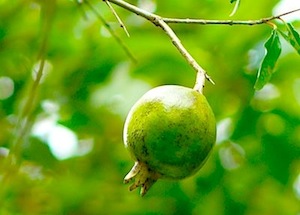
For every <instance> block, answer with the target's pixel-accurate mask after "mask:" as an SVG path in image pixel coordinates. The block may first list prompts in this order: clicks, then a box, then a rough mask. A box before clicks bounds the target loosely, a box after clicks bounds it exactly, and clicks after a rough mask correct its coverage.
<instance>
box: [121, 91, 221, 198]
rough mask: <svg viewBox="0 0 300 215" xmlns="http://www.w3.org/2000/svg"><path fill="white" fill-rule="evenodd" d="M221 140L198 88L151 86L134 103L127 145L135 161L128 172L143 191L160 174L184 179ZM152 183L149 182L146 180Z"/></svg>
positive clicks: (201, 164)
mask: <svg viewBox="0 0 300 215" xmlns="http://www.w3.org/2000/svg"><path fill="white" fill-rule="evenodd" d="M215 140H216V123H215V117H214V114H213V112H212V110H211V108H210V106H209V104H208V102H207V100H206V98H205V96H204V95H202V94H201V93H199V92H198V91H196V90H193V89H190V88H187V87H182V86H176V85H166V86H161V87H157V88H154V89H152V90H150V91H148V92H147V93H146V94H145V95H144V96H142V98H140V100H139V101H137V103H136V104H135V105H134V106H133V107H132V108H131V110H130V112H129V114H128V116H127V119H126V122H125V126H124V144H125V147H126V148H127V149H128V150H129V152H130V153H131V155H132V156H133V158H134V159H135V160H136V161H137V162H136V163H135V166H134V167H133V169H132V170H131V172H129V174H128V175H127V176H126V177H125V182H126V183H128V182H129V181H130V180H131V179H132V178H134V177H136V179H135V184H133V186H132V187H131V188H130V189H131V190H132V189H135V188H136V187H138V186H141V187H142V191H141V192H142V195H144V194H145V193H146V192H147V190H148V189H149V188H150V186H151V185H152V184H153V183H154V182H155V181H156V180H157V179H159V178H169V179H182V178H185V177H188V176H190V175H192V174H194V173H196V172H197V171H198V170H199V169H200V168H201V167H202V166H203V164H204V163H205V161H206V160H207V158H208V155H209V154H210V152H211V150H212V148H213V145H214V143H215ZM147 183H148V184H147Z"/></svg>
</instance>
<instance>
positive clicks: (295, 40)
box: [280, 23, 300, 54]
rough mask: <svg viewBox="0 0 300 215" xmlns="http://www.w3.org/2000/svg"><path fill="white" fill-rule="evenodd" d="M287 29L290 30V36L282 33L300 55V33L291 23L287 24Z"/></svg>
mask: <svg viewBox="0 0 300 215" xmlns="http://www.w3.org/2000/svg"><path fill="white" fill-rule="evenodd" d="M286 28H287V30H288V34H287V35H286V34H285V33H283V32H280V33H281V35H282V36H283V38H284V39H285V40H286V41H287V42H288V43H290V44H291V45H292V46H293V47H294V48H295V49H296V51H297V52H298V54H300V35H299V33H298V32H297V31H296V30H295V28H294V26H293V25H292V24H291V23H287V24H286Z"/></svg>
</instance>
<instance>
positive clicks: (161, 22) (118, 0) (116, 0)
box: [105, 0, 300, 93]
mask: <svg viewBox="0 0 300 215" xmlns="http://www.w3.org/2000/svg"><path fill="white" fill-rule="evenodd" d="M105 1H106V2H111V3H113V4H115V5H118V6H120V7H122V8H124V9H125V10H128V11H131V12H133V13H135V14H137V15H138V16H141V17H143V18H145V19H147V20H149V21H150V22H152V23H153V24H154V25H156V26H158V27H160V28H162V29H163V30H164V32H165V33H166V34H167V35H168V36H169V38H170V39H171V41H172V43H173V45H174V46H175V47H176V48H177V49H178V51H179V52H180V54H181V55H182V56H183V57H184V58H185V59H186V61H187V62H188V63H189V64H190V65H191V66H192V68H193V69H194V70H195V71H196V72H197V80H196V84H195V86H194V89H196V90H198V91H199V92H201V93H202V91H203V87H204V84H205V79H207V80H208V81H210V82H211V83H213V84H214V82H213V80H212V79H211V78H210V77H209V76H208V75H207V74H206V72H205V70H204V69H203V68H202V67H201V66H200V65H199V64H198V63H197V61H196V60H195V59H194V58H193V57H192V56H191V54H190V53H189V52H188V51H187V50H186V49H185V47H184V46H183V45H182V44H181V41H180V39H179V38H178V37H177V35H176V34H175V32H174V31H173V30H172V28H171V27H170V26H169V25H168V24H171V23H184V24H201V25H207V24H218V25H259V24H266V23H267V24H269V22H270V21H272V20H275V19H281V17H282V16H285V15H288V14H291V13H294V12H297V11H300V8H299V9H295V10H292V11H289V12H286V13H283V14H280V15H277V16H271V17H269V18H263V19H259V20H248V21H245V20H236V21H235V20H205V19H180V18H166V17H161V16H158V15H156V14H154V13H150V12H148V11H146V10H143V9H141V8H139V7H136V6H134V5H132V4H129V3H127V2H125V1H123V0H105Z"/></svg>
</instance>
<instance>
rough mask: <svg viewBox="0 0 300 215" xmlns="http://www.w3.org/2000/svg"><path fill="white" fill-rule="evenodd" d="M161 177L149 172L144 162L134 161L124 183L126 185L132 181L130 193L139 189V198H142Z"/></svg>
mask: <svg viewBox="0 0 300 215" xmlns="http://www.w3.org/2000/svg"><path fill="white" fill-rule="evenodd" d="M160 177H161V174H159V173H157V172H155V171H153V170H151V169H150V168H149V167H148V165H147V164H146V163H144V162H140V161H136V162H135V164H134V166H133V167H132V169H131V170H130V172H129V173H128V174H127V175H126V176H125V178H124V183H125V184H127V183H129V182H130V181H132V180H134V183H133V184H132V185H131V186H130V187H129V190H130V191H132V190H134V189H136V188H138V187H141V192H140V194H141V196H144V195H145V194H146V193H147V191H148V190H149V189H150V187H151V186H152V185H153V184H154V183H155V182H156V181H157V180H158V179H159V178H160Z"/></svg>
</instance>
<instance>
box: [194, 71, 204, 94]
mask: <svg viewBox="0 0 300 215" xmlns="http://www.w3.org/2000/svg"><path fill="white" fill-rule="evenodd" d="M205 79H206V77H205V73H203V72H202V71H198V72H197V76H196V83H195V86H194V90H197V91H198V92H199V93H202V94H203V88H204V85H205Z"/></svg>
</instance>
